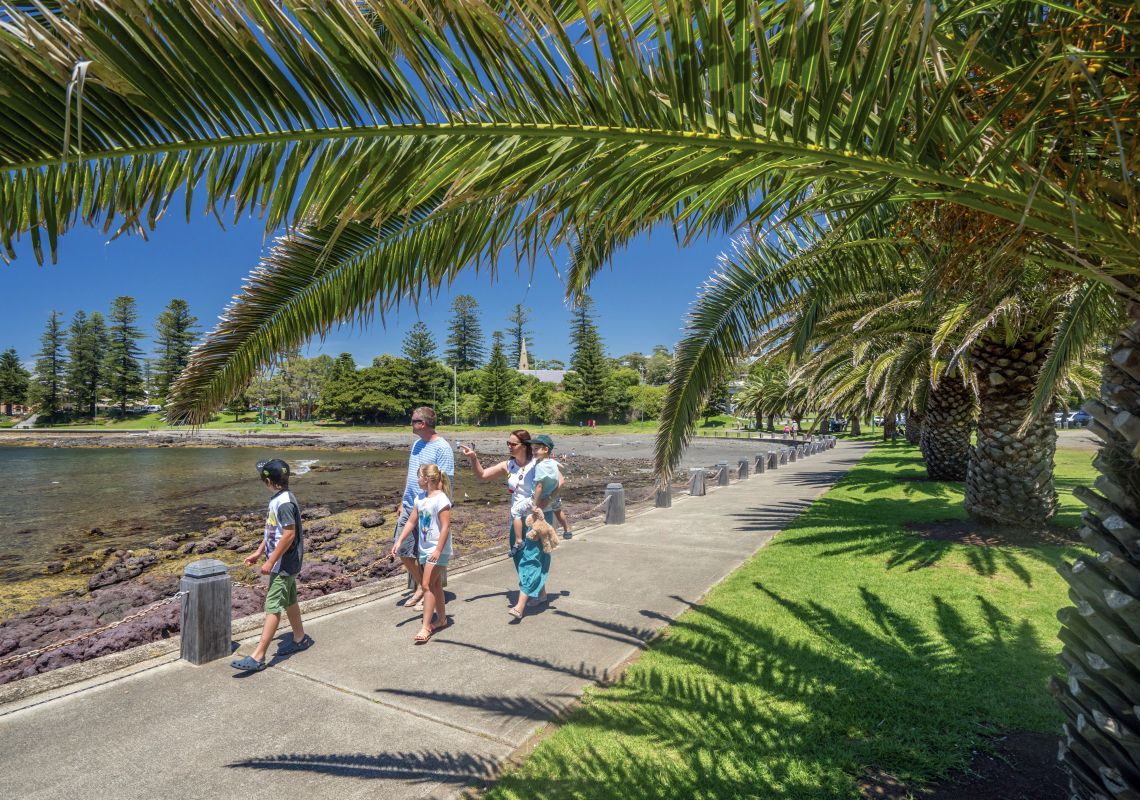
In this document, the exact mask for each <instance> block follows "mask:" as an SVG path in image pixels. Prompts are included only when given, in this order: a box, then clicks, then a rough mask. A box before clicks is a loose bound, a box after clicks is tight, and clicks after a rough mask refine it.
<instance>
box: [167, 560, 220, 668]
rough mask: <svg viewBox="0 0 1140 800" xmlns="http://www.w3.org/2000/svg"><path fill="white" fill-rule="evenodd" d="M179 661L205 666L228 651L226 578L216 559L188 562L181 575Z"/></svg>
mask: <svg viewBox="0 0 1140 800" xmlns="http://www.w3.org/2000/svg"><path fill="white" fill-rule="evenodd" d="M178 588H179V590H180V591H183V592H186V594H184V595H182V620H181V629H182V651H181V655H182V658H184V659H185V660H187V661H189V662H190V663H191V664H195V665H196V664H205V663H207V662H209V661H214V660H215V659H218V658H225V657H226V656H228V655H229V654H230V653H231V652H232V651H231V649H230V645H231V642H233V627H232V622H233V619H232V614H231V611H230V574H229V573H228V572H226V565H225V564H224V563H223V562H221V561H219V560H218V559H216V558H205V559H202V560H201V561H192V562H190V563H189V564H187V565H186V569H185V571H184V572H183V573H182V581H181V583H180V584H179V587H178Z"/></svg>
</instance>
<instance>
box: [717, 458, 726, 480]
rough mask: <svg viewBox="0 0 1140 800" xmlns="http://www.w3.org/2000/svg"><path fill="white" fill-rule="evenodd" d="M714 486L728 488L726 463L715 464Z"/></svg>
mask: <svg viewBox="0 0 1140 800" xmlns="http://www.w3.org/2000/svg"><path fill="white" fill-rule="evenodd" d="M716 485H717V486H728V462H727V461H718V462H717V464H716Z"/></svg>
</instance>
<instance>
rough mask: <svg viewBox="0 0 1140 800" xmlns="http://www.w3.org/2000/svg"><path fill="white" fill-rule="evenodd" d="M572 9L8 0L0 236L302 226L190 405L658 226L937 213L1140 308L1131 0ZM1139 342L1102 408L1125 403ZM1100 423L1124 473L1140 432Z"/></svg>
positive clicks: (202, 406)
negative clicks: (14, 0)
mask: <svg viewBox="0 0 1140 800" xmlns="http://www.w3.org/2000/svg"><path fill="white" fill-rule="evenodd" d="M579 7H580V6H579V4H577V3H569V2H559V1H556V0H550V2H543V1H542V0H522V2H517V3H502V2H478V0H435V1H434V2H433V3H431V4H430V5H428V4H424V5H421V4H419V3H414V4H413V3H406V4H405V3H403V2H387V3H368V4H365V3H358V2H353V1H352V0H343V1H342V2H329V3H322V4H319V5H312V4H307V3H304V4H303V3H295V4H294V3H289V2H283V3H278V2H273V1H271V0H246V2H239V1H238V0H218V2H213V3H210V4H201V5H193V6H186V5H184V4H183V5H167V4H152V3H149V2H146V0H116V2H113V3H112V2H99V1H98V0H86V2H79V3H76V4H74V5H72V4H67V5H64V4H58V5H56V4H43V5H37V6H36V7H35V8H31V10H29V11H27V12H25V11H24V10H23V7H21V6H16V7H15V8H14V9H12V10H6V11H5V12H4V18H3V31H2V37H3V38H2V39H0V77H2V83H0V85H3V86H4V87H5V92H3V93H0V119H3V120H4V130H5V134H6V135H5V137H4V138H3V139H2V140H0V159H2V161H3V165H4V172H3V178H2V179H0V180H2V181H3V182H2V183H0V243H2V244H3V245H4V246H5V248H6V251H7V252H8V254H9V255H11V253H12V249H11V243H12V242H13V240H14V239H15V238H17V237H19V236H22V235H27V236H28V237H29V238H30V239H31V242H32V246H33V248H34V250H35V251H36V253H37V256H40V255H41V253H42V252H43V248H44V245H45V243H46V245H47V247H48V248H49V249H50V250H52V251H54V250H55V248H56V247H57V246H58V241H57V239H58V235H59V234H60V233H61V232H63V231H65V230H67V229H68V228H69V227H71V226H72V225H75V224H80V223H83V224H101V225H103V226H104V227H106V228H107V229H122V230H131V229H135V228H145V227H150V226H153V225H154V224H155V223H156V222H157V221H158V219H159V218H161V217H162V216H163V215H164V214H165V213H166V212H167V211H168V210H169V206H170V201H171V198H172V197H174V196H175V195H176V194H177V192H178V191H179V190H186V194H187V197H188V206H189V204H190V202H191V201H192V200H193V199H194V198H197V199H198V201H199V202H205V203H206V204H207V205H208V206H209V207H210V208H212V209H215V210H219V207H220V209H226V208H228V207H229V204H231V203H232V204H233V209H234V212H235V213H239V214H240V213H244V212H247V211H249V210H254V209H255V210H257V211H258V212H259V213H261V214H263V216H264V218H265V221H266V225H267V230H269V231H277V230H278V229H279V228H280V227H281V226H283V225H288V226H290V228H291V229H290V230H289V231H288V232H287V233H286V234H284V236H283V238H281V239H280V240H279V241H278V245H277V247H276V249H275V251H274V253H273V255H272V256H271V257H270V258H269V259H268V260H267V261H266V263H265V264H264V265H263V268H262V269H260V270H259V271H257V272H255V274H254V276H253V277H252V278H251V280H250V282H249V284H248V285H247V287H246V289H245V290H244V291H243V293H242V295H241V296H240V298H239V299H238V300H237V301H236V302H235V304H234V306H233V307H231V309H230V310H229V311H228V312H227V315H226V317H225V319H224V320H223V321H222V322H221V324H220V325H219V327H218V328H217V329H216V330H215V331H214V332H213V333H212V334H211V335H210V337H209V339H208V341H207V343H206V345H205V346H204V347H203V348H202V349H200V350H199V351H198V352H197V354H196V356H195V359H194V361H193V362H192V364H191V366H190V367H189V368H188V370H187V371H186V372H185V373H184V374H183V376H182V378H181V379H180V380H179V382H178V383H177V384H176V385H175V387H174V389H173V393H172V397H171V399H170V402H169V403H168V409H170V411H171V413H173V414H175V415H178V416H179V417H181V418H184V419H187V420H190V421H197V420H201V419H203V418H204V417H205V415H206V414H208V412H209V410H210V409H211V408H213V407H216V406H218V405H220V404H221V403H223V402H224V401H225V399H226V398H227V397H229V396H231V395H232V394H234V392H235V390H237V389H239V388H240V387H241V386H243V385H244V384H245V383H246V382H248V380H249V379H250V378H251V377H252V376H253V375H254V374H255V373H256V371H257V369H258V368H259V367H260V366H263V365H264V364H266V363H268V362H269V361H271V360H272V359H273V358H274V355H275V354H276V353H277V352H280V351H281V350H283V349H285V348H288V347H291V346H294V345H297V344H300V343H301V342H303V341H304V340H305V339H306V338H308V337H309V336H311V335H313V334H315V333H321V332H323V331H327V330H328V329H329V328H330V327H331V326H332V325H335V324H337V323H339V322H343V321H350V320H367V319H368V318H369V317H370V316H371V315H372V313H373V312H374V311H377V310H378V311H379V312H380V313H384V312H385V311H386V310H387V309H389V308H391V307H392V306H393V305H394V304H396V303H397V302H398V301H399V299H401V298H409V299H411V300H415V299H416V298H417V297H418V296H419V295H420V294H421V293H423V292H425V291H429V292H430V291H431V290H433V289H434V288H436V287H437V286H439V285H440V284H441V283H442V282H445V281H448V280H450V278H451V277H452V276H453V275H454V274H455V273H456V272H457V271H458V270H460V269H463V268H467V267H471V266H481V267H484V268H486V269H494V267H495V263H496V259H497V258H498V256H499V255H500V254H501V253H503V252H510V253H511V254H512V255H513V254H514V253H515V252H516V251H517V252H519V253H520V254H521V255H522V256H523V257H524V258H526V257H528V256H530V255H533V254H534V253H535V252H537V251H538V250H539V249H540V248H542V247H544V246H545V245H546V244H547V243H549V242H554V243H559V242H566V243H569V244H571V245H572V246H573V247H574V249H575V252H576V253H580V254H582V255H583V257H582V258H580V259H579V260H577V261H576V263H575V267H574V269H573V271H572V273H571V278H572V281H573V286H574V287H575V288H580V287H583V286H585V285H586V283H588V281H589V278H590V277H591V276H592V274H593V272H594V270H596V269H597V268H598V267H599V266H600V265H601V263H602V262H603V261H604V260H605V258H606V256H607V255H608V254H609V253H612V252H613V250H614V248H616V247H620V246H622V245H623V244H624V243H625V242H628V241H629V239H630V238H631V237H632V236H633V235H635V234H636V233H637V232H639V231H642V230H644V229H645V228H646V227H647V226H651V225H654V224H659V223H669V224H672V225H673V226H674V227H675V228H676V229H677V230H678V232H679V234H680V235H681V236H683V237H690V236H696V235H701V234H703V233H707V232H710V231H713V230H722V229H724V228H734V227H739V226H745V225H761V224H763V223H764V222H765V220H768V219H769V218H770V217H772V216H773V215H776V214H779V215H783V216H789V217H794V216H796V215H810V214H812V213H814V212H817V211H819V210H823V209H827V210H831V211H835V212H841V213H842V214H844V215H846V217H847V219H848V220H850V219H851V218H853V217H856V216H858V215H859V214H860V213H862V211H863V210H865V209H866V208H870V207H872V206H874V205H876V204H878V203H879V202H882V201H884V200H896V201H901V202H906V201H914V200H924V199H929V198H932V197H933V198H941V199H944V200H948V201H951V202H953V203H955V204H957V205H958V207H961V208H967V209H972V210H974V211H977V212H980V213H985V214H988V215H991V216H993V217H994V218H997V219H1002V220H1006V221H1007V222H1009V223H1010V224H1012V225H1014V226H1017V227H1018V228H1019V229H1020V230H1023V231H1025V232H1028V233H1029V234H1031V235H1033V236H1034V237H1036V239H1037V241H1036V245H1037V247H1039V248H1040V250H1041V252H1042V253H1046V254H1048V256H1047V257H1048V258H1050V259H1051V261H1052V262H1053V263H1054V264H1055V265H1057V266H1058V267H1060V268H1064V269H1067V270H1073V271H1076V272H1078V273H1080V274H1083V275H1086V276H1089V277H1092V278H1094V279H1096V280H1099V281H1101V282H1103V283H1104V284H1105V285H1108V286H1111V287H1112V289H1113V290H1114V291H1116V292H1118V293H1120V294H1121V296H1123V297H1127V298H1129V299H1135V298H1136V296H1137V292H1136V281H1137V277H1138V276H1137V269H1136V263H1137V256H1138V255H1140V237H1137V236H1136V235H1135V233H1136V226H1137V204H1136V187H1135V174H1136V173H1135V169H1134V164H1133V163H1132V162H1130V161H1129V158H1131V156H1129V154H1131V153H1135V152H1136V148H1135V137H1136V136H1137V132H1136V130H1135V126H1134V125H1132V126H1130V125H1128V124H1127V122H1125V120H1126V118H1127V116H1128V114H1127V109H1129V108H1131V106H1132V104H1133V102H1134V98H1135V95H1136V89H1137V87H1136V72H1137V71H1136V70H1135V69H1134V65H1135V62H1136V52H1135V48H1136V46H1137V45H1136V41H1137V40H1136V37H1134V36H1132V35H1131V32H1130V31H1129V29H1128V22H1129V20H1130V17H1129V14H1130V13H1131V11H1130V9H1128V8H1126V7H1124V6H1116V5H1112V4H1110V3H1104V4H1103V5H1093V6H1092V7H1089V8H1086V7H1082V8H1080V9H1066V8H1062V7H1059V6H1056V5H1049V6H1043V5H1036V4H1032V3H1022V2H1011V3H1002V4H989V3H975V2H947V3H942V4H938V5H935V4H929V3H914V4H912V5H908V4H906V3H897V4H893V5H884V4H881V3H871V2H861V3H854V4H826V3H815V4H811V5H809V6H806V7H805V6H804V5H803V4H800V3H731V4H724V3H708V4H704V3H690V2H684V3H682V2H681V1H680V0H662V1H661V2H659V3H656V4H649V3H644V2H629V3H625V4H623V3H621V2H617V1H616V0H615V2H607V3H605V4H601V3H599V4H593V3H591V4H589V6H588V7H589V8H590V9H594V8H597V9H600V10H598V11H596V12H591V13H593V18H592V19H590V20H589V24H582V22H581V18H580V12H579V11H578V8H579ZM29 8H30V7H29ZM423 8H430V13H427V12H424V11H423V10H422V9H423ZM203 76H206V77H205V78H204V77H203ZM1105 131H1111V133H1110V134H1109V135H1107V136H1106V135H1104V133H1105ZM1135 313H1136V314H1137V316H1136V317H1134V319H1135V320H1136V321H1137V322H1138V323H1140V312H1135ZM1124 335H1125V336H1126V337H1130V338H1127V339H1122V342H1121V345H1120V349H1119V350H1118V352H1117V360H1118V361H1119V363H1120V364H1123V365H1125V366H1124V367H1122V368H1121V369H1125V371H1124V372H1119V371H1117V372H1113V373H1111V375H1110V378H1111V381H1110V383H1109V392H1108V394H1107V395H1106V400H1109V401H1113V400H1116V401H1119V402H1123V403H1124V405H1125V407H1126V408H1128V409H1131V410H1136V411H1140V408H1137V407H1138V406H1140V400H1137V399H1136V398H1138V397H1140V393H1134V392H1133V389H1134V388H1136V387H1133V386H1132V385H1131V380H1132V379H1131V377H1129V378H1128V380H1124V378H1123V376H1125V375H1128V372H1127V370H1128V369H1131V361H1130V360H1129V357H1128V354H1127V353H1126V352H1124V351H1125V349H1126V347H1125V345H1126V344H1127V341H1133V340H1135V338H1136V337H1135V333H1134V332H1133V331H1132V330H1131V329H1128V330H1126V331H1125V332H1124ZM1114 369H1116V367H1115V366H1114ZM1138 372H1140V371H1138ZM1121 381H1123V382H1121ZM1117 387H1120V388H1119V391H1117ZM1130 392H1131V393H1130ZM1107 407H1108V406H1107V405H1106V408H1107ZM1097 412H1098V414H1099V415H1100V416H1101V417H1103V418H1104V420H1105V424H1106V428H1105V430H1106V431H1115V430H1118V429H1119V426H1123V424H1124V423H1123V422H1121V423H1119V424H1118V427H1113V425H1114V423H1113V421H1114V420H1115V419H1116V417H1114V416H1112V414H1111V413H1107V412H1106V411H1104V410H1103V409H1101V408H1097ZM1129 430H1130V429H1129ZM669 435H683V431H680V432H678V431H672V432H669ZM1106 435H1108V437H1109V438H1110V439H1112V437H1118V439H1112V445H1111V446H1112V448H1115V449H1114V450H1113V452H1114V453H1115V455H1116V456H1120V459H1121V460H1120V461H1119V462H1114V463H1119V464H1120V465H1127V464H1129V463H1131V462H1130V461H1129V459H1130V458H1131V455H1130V447H1131V446H1132V445H1133V444H1135V443H1136V441H1137V439H1140V433H1137V434H1135V435H1133V434H1132V433H1131V432H1128V431H1127V430H1126V431H1124V432H1121V433H1107V434H1106ZM1116 450H1119V452H1118V453H1117V452H1116ZM1114 458H1115V456H1114ZM1120 470H1125V466H1121V467H1120ZM1109 472H1110V474H1111V477H1110V479H1109V480H1110V481H1115V483H1114V484H1113V485H1119V486H1129V485H1130V484H1128V483H1127V482H1126V481H1125V480H1124V472H1120V473H1119V474H1117V473H1116V472H1112V470H1110V471H1109ZM1130 491H1131V490H1130ZM1126 496H1131V495H1130V494H1129V495H1126ZM1114 530H1115V528H1114ZM1120 547H1121V548H1123V549H1124V550H1125V551H1127V548H1126V547H1124V545H1123V544H1122V545H1120ZM1137 699H1138V700H1140V698H1137ZM1075 736H1079V732H1078V733H1077V734H1075ZM1086 738H1087V737H1086ZM1080 741H1082V742H1083V741H1085V740H1084V739H1081V740H1080ZM1070 752H1071V753H1082V754H1083V753H1087V752H1091V753H1092V754H1093V755H1092V756H1088V757H1086V756H1084V755H1082V756H1080V757H1077V756H1073V758H1074V759H1075V760H1074V764H1079V766H1077V767H1075V769H1076V774H1077V775H1078V781H1079V783H1078V788H1079V787H1084V786H1086V785H1087V786H1089V787H1095V786H1099V785H1101V784H1098V783H1096V776H1097V775H1098V774H1100V773H1098V770H1099V769H1100V768H1101V767H1104V768H1106V769H1111V768H1112V767H1111V765H1112V764H1113V763H1115V762H1114V761H1113V758H1115V756H1113V755H1112V751H1111V748H1107V747H1100V746H1099V745H1090V746H1089V747H1085V746H1084V745H1083V744H1082V745H1081V746H1080V747H1075V748H1074V749H1073V750H1072V751H1070ZM1097 759H1099V760H1097ZM1106 765H1107V766H1106ZM1082 770H1083V771H1082ZM1087 775H1092V776H1093V779H1092V781H1091V782H1089V781H1086V780H1085V776H1087ZM1089 791H1092V789H1090V790H1089Z"/></svg>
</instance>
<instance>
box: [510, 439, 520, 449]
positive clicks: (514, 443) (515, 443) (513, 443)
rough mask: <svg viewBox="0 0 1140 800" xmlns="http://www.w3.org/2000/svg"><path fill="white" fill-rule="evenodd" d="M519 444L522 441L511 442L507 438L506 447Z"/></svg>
mask: <svg viewBox="0 0 1140 800" xmlns="http://www.w3.org/2000/svg"><path fill="white" fill-rule="evenodd" d="M520 444H522V442H512V441H511V440H509V439H508V440H507V447H518V446H519V445H520Z"/></svg>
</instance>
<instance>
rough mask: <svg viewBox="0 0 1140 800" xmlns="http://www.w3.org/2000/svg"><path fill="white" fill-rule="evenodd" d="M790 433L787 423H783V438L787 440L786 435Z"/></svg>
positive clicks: (790, 428)
mask: <svg viewBox="0 0 1140 800" xmlns="http://www.w3.org/2000/svg"><path fill="white" fill-rule="evenodd" d="M791 432H792V427H791V426H790V425H789V424H788V423H786V422H785V423H784V438H785V439H787V438H788V434H789V433H791Z"/></svg>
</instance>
